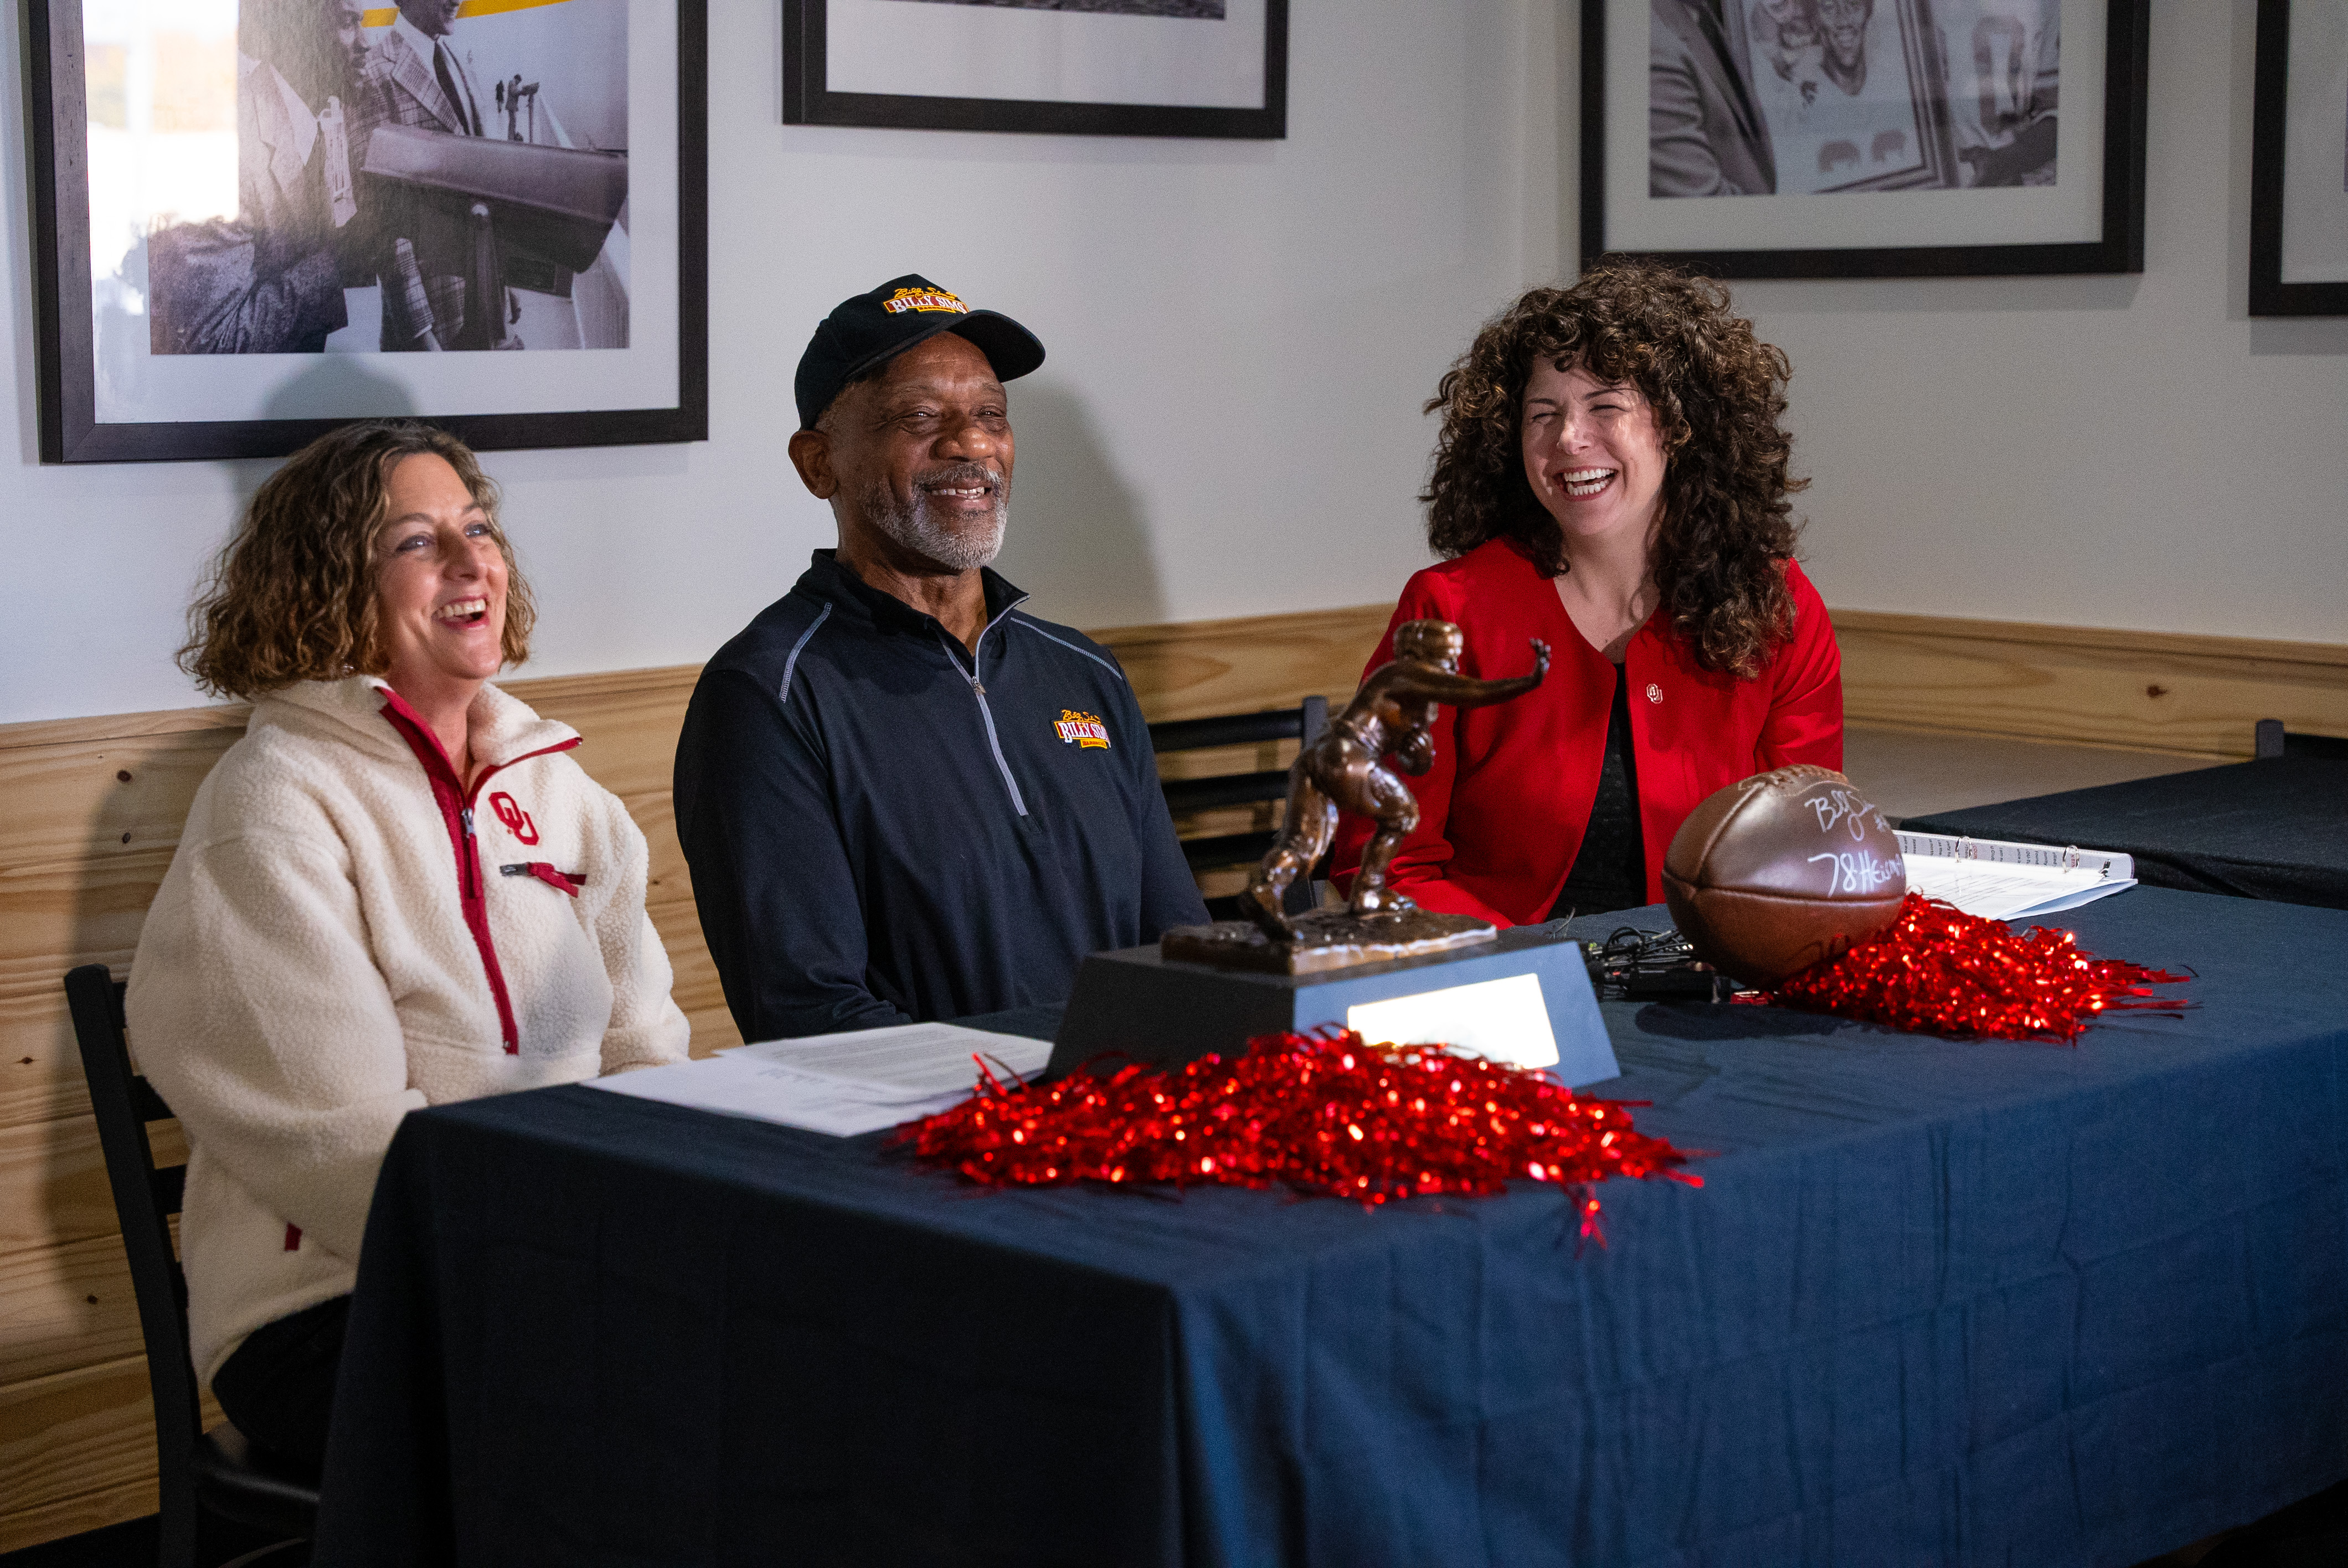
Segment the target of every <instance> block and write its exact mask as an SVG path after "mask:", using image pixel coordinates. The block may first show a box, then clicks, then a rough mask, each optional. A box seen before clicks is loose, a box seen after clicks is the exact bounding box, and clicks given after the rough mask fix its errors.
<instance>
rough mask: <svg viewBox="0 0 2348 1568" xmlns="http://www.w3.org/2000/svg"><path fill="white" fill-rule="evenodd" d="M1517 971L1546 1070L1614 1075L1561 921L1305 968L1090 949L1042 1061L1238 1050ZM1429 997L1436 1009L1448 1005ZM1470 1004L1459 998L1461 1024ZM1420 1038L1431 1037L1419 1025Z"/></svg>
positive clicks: (1584, 976) (1594, 1078)
mask: <svg viewBox="0 0 2348 1568" xmlns="http://www.w3.org/2000/svg"><path fill="white" fill-rule="evenodd" d="M1521 976H1529V977H1531V978H1532V979H1534V980H1535V981H1536V982H1537V983H1538V985H1539V987H1540V1004H1541V1007H1542V1009H1544V1010H1546V1012H1547V1014H1548V1018H1549V1027H1550V1033H1551V1034H1552V1035H1553V1036H1554V1037H1555V1039H1556V1041H1557V1050H1558V1061H1557V1064H1556V1066H1555V1067H1554V1068H1552V1069H1551V1070H1550V1071H1553V1072H1554V1073H1555V1074H1556V1076H1557V1077H1558V1078H1560V1080H1562V1081H1565V1082H1567V1083H1570V1084H1571V1085H1573V1086H1574V1087H1575V1088H1577V1089H1578V1088H1581V1086H1583V1085H1584V1084H1589V1083H1596V1082H1598V1081H1601V1080H1603V1079H1608V1078H1613V1077H1617V1076H1619V1075H1620V1073H1621V1071H1622V1069H1621V1068H1620V1067H1618V1066H1617V1065H1616V1064H1615V1061H1614V1048H1613V1047H1612V1045H1611V1044H1610V1043H1609V1042H1608V1041H1607V1039H1606V1026H1605V1024H1604V1022H1603V1021H1602V1020H1601V1019H1600V1017H1599V1013H1598V999H1597V998H1596V997H1595V996H1594V995H1592V994H1591V989H1590V975H1589V971H1588V970H1587V968H1585V967H1584V963H1583V958H1582V953H1581V945H1580V944H1579V943H1576V942H1574V941H1571V940H1570V939H1569V938H1567V937H1566V936H1565V927H1564V926H1563V925H1561V924H1560V925H1555V926H1518V927H1511V928H1510V929H1509V930H1506V931H1503V932H1501V933H1500V934H1499V936H1498V938H1496V939H1494V940H1492V941H1489V942H1483V943H1479V944H1478V945H1477V946H1475V947H1471V948H1455V949H1453V950H1451V951H1449V952H1442V953H1431V954H1428V955H1426V956H1425V957H1423V958H1395V959H1390V960H1388V961H1386V962H1384V963H1375V964H1356V965H1354V966H1352V967H1350V968H1342V969H1323V970H1321V971H1319V972H1317V973H1311V974H1302V975H1282V974H1264V973H1260V972H1251V971H1249V970H1244V969H1221V968H1210V967H1209V966H1207V965H1205V964H1191V963H1180V962H1176V961H1173V960H1170V959H1167V958H1161V957H1160V956H1159V951H1158V948H1157V947H1156V946H1155V945H1152V946H1149V947H1146V948H1122V949H1120V950H1118V951H1116V952H1111V953H1095V954H1094V955H1093V956H1092V957H1090V958H1086V960H1085V961H1084V964H1083V966H1082V967H1081V968H1078V969H1077V971H1076V990H1075V993H1074V994H1073V995H1071V996H1070V997H1069V998H1068V1007H1067V1011H1066V1014H1065V1015H1064V1016H1063V1017H1062V1019H1061V1020H1060V1029H1059V1032H1058V1033H1057V1034H1056V1036H1054V1037H1053V1042H1052V1061H1051V1066H1050V1067H1049V1068H1048V1069H1047V1071H1048V1072H1049V1073H1050V1074H1051V1075H1053V1076H1057V1075H1059V1074H1061V1073H1065V1072H1068V1071H1073V1070H1075V1069H1076V1068H1077V1067H1079V1066H1081V1065H1082V1064H1084V1063H1085V1062H1086V1061H1090V1060H1091V1059H1092V1058H1094V1057H1096V1056H1099V1055H1101V1054H1103V1053H1105V1052H1116V1053H1120V1054H1122V1055H1123V1056H1126V1057H1129V1058H1131V1059H1132V1060H1134V1061H1148V1062H1157V1063H1159V1064H1160V1065H1163V1066H1167V1067H1176V1066H1179V1065H1180V1064H1182V1063H1183V1062H1186V1061H1190V1060H1191V1059H1193V1058H1194V1057H1200V1056H1204V1055H1206V1054H1207V1053H1208V1052H1209V1051H1220V1052H1222V1053H1223V1054H1225V1055H1227V1056H1229V1055H1235V1054H1237V1053H1238V1052H1239V1051H1241V1050H1243V1049H1245V1047H1246V1045H1247V1042H1248V1040H1250V1039H1251V1038H1252V1037H1254V1036H1256V1035H1260V1034H1279V1033H1281V1032H1282V1031H1285V1030H1294V1031H1296V1032H1297V1033H1300V1034H1303V1033H1310V1032H1311V1031H1312V1030H1314V1029H1317V1028H1319V1027H1320V1026H1321V1025H1323V1024H1334V1025H1335V1026H1336V1027H1338V1028H1340V1029H1343V1028H1345V1027H1346V1014H1347V1012H1348V1011H1349V1009H1353V1008H1356V1007H1360V1006H1363V1005H1365V1004H1366V1003H1371V1002H1385V1001H1393V1000H1395V999H1399V998H1405V997H1416V996H1423V995H1426V993H1429V992H1441V991H1447V990H1449V989H1452V988H1454V987H1459V986H1481V985H1484V984H1485V983H1486V982H1489V981H1495V980H1509V979H1516V978H1518V977H1521ZM1484 994H1485V995H1488V994H1489V993H1484ZM1431 1005H1432V1006H1433V1007H1434V1008H1435V1009H1437V1015H1438V1016H1440V1014H1441V1012H1442V1010H1443V1005H1444V1004H1443V1003H1441V1002H1440V1001H1436V1002H1434V1003H1432V1004H1431ZM1469 1010H1470V1004H1469V1003H1468V1001H1467V1000H1466V999H1462V1001H1461V1003H1460V1007H1459V1016H1460V1020H1461V1022H1462V1024H1463V1025H1464V1024H1465V1023H1466V1022H1467V1020H1468V1013H1469ZM1422 1033H1424V1031H1422ZM1371 1038H1372V1040H1374V1041H1375V1040H1376V1038H1377V1037H1376V1035H1375V1033H1373V1034H1372V1036H1371ZM1423 1042H1424V1043H1437V1036H1436V1035H1434V1034H1424V1039H1423ZM1442 1043H1464V1042H1453V1041H1442Z"/></svg>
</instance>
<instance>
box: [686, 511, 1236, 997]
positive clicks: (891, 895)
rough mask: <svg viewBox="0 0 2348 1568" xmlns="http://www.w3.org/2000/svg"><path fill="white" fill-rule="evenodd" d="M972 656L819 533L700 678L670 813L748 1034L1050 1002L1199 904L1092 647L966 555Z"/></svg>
mask: <svg viewBox="0 0 2348 1568" xmlns="http://www.w3.org/2000/svg"><path fill="white" fill-rule="evenodd" d="M981 577H982V580H983V583H984V585H985V590H986V610H987V622H986V630H984V631H983V633H981V634H980V637H979V640H978V651H977V654H976V656H975V657H974V658H973V655H972V653H971V651H970V650H969V649H967V648H965V647H964V646H963V644H962V643H961V642H959V641H956V640H955V639H954V638H953V635H952V634H951V633H950V632H948V631H947V630H946V629H945V628H944V626H942V624H940V623H939V621H938V620H936V619H935V618H934V617H932V616H929V615H925V614H923V613H922V612H921V611H920V610H915V609H913V608H912V607H911V606H910V605H908V604H906V603H904V602H903V601H901V600H897V599H894V598H891V596H890V595H888V594H885V593H882V592H880V591H879V590H878V589H873V588H870V587H869V586H867V585H866V583H865V582H864V581H863V579H860V578H859V577H858V576H857V575H856V574H855V573H854V572H852V571H850V570H849V569H847V568H845V567H843V566H841V565H839V562H838V561H837V560H835V559H833V552H832V551H830V550H818V551H816V552H815V559H814V561H813V563H812V564H811V565H810V566H809V567H808V570H807V574H806V575H805V576H803V577H801V578H800V579H799V580H798V584H797V586H795V587H794V588H793V589H791V591H790V592H789V593H788V594H786V595H784V596H783V598H781V599H780V600H777V601H776V602H775V603H774V604H772V605H769V606H768V607H767V609H766V610H763V611H762V612H760V614H759V616H758V618H757V620H753V621H752V622H751V623H750V624H749V626H748V627H747V628H746V629H744V630H743V631H742V633H741V635H739V636H737V637H736V638H735V639H734V640H733V641H731V642H728V643H727V644H726V646H725V647H724V648H722V649H720V650H718V652H717V656H716V658H714V659H712V660H711V661H709V663H708V665H707V666H706V667H705V669H704V670H703V671H702V672H701V680H700V682H699V684H698V685H696V686H695V688H694V693H693V702H692V705H691V707H690V708H689V709H688V710H687V711H686V713H685V732H684V733H683V735H682V736H681V737H680V738H679V740H678V742H677V750H676V831H677V837H678V839H679V840H680V841H681V842H682V843H683V845H684V846H685V859H686V861H687V862H688V863H689V864H690V865H691V866H692V868H693V892H694V898H695V903H697V904H698V905H699V906H700V910H701V929H702V933H703V935H704V936H705V938H707V940H708V943H709V953H710V957H711V958H714V959H716V964H717V973H718V977H719V979H721V980H723V981H724V982H725V987H726V1006H727V1007H728V1008H730V1009H732V1010H733V1013H734V1021H735V1023H736V1026H737V1027H738V1028H739V1029H740V1030H741V1031H742V1038H743V1039H745V1040H777V1039H785V1038H788V1037H792V1036H797V1035H808V1034H823V1033H828V1032H831V1031H835V1030H849V1029H871V1028H877V1027H880V1026H881V1025H885V1024H892V1023H905V1022H910V1021H914V1020H930V1019H942V1018H959V1017H964V1016H967V1015H969V1014H972V1013H981V1012H994V1011H997V1010H999V1009H1005V1008H1015V1007H1027V1006H1031V1005H1034V1004H1036V1003H1041V1002H1056V1001H1060V1000H1063V999H1066V996H1067V994H1068V990H1069V988H1070V987H1071V986H1072V985H1073V984H1074V983H1075V980H1076V964H1077V962H1078V960H1080V959H1081V958H1084V956H1085V955H1086V954H1087V953H1093V952H1097V951H1100V950H1102V949H1103V948H1129V947H1134V946H1137V945H1138V944H1140V943H1143V942H1148V941H1153V940H1155V939H1156V938H1157V937H1158V935H1159V932H1160V931H1162V930H1164V929H1165V928H1166V927H1169V926H1179V925H1184V924H1189V923H1195V922H1198V921H1202V920H1204V919H1205V918H1206V917H1207V913H1206V907H1205V905H1204V904H1203V903H1202V902H1201V901H1200V897H1199V889H1198V886H1197V884H1196V883H1195V882H1193V881H1192V880H1191V877H1190V872H1189V867H1188V866H1186V865H1185V864H1184V862H1183V859H1182V851H1181V848H1180V846H1179V845H1178V844H1177V843H1176V842H1175V838H1174V824H1173V820H1172V818H1170V817H1169V815H1167V811H1166V797H1165V796H1164V794H1162V793H1160V791H1159V785H1158V764H1157V759H1156V756H1155V755H1154V753H1152V752H1151V750H1150V746H1149V732H1148V728H1147V727H1146V725H1145V724H1144V723H1143V721H1142V717H1141V708H1140V704H1139V703H1138V702H1136V701H1135V700H1134V695H1133V689H1132V688H1131V686H1129V685H1128V683H1127V682H1126V679H1125V673H1124V671H1121V670H1120V669H1118V668H1117V661H1116V660H1115V659H1113V658H1111V657H1110V655H1109V653H1108V651H1107V650H1106V649H1104V648H1102V647H1100V646H1099V645H1098V644H1097V643H1095V642H1093V641H1091V640H1090V639H1088V638H1086V636H1084V634H1083V633H1081V632H1077V631H1073V630H1069V629H1068V628H1066V627H1065V626H1056V625H1054V624H1053V623H1052V622H1050V621H1046V620H1036V619H1035V618H1034V617H1032V616H1030V615H1028V614H1027V613H1026V612H1025V610H1021V609H1020V608H1019V605H1020V604H1021V602H1022V601H1023V600H1024V599H1025V595H1024V594H1022V593H1020V592H1019V590H1018V589H1014V588H1013V587H1012V586H1011V585H1010V584H1009V583H1006V582H1004V580H1003V579H1002V578H1000V577H998V576H996V575H995V574H994V572H993V571H992V570H982V573H981Z"/></svg>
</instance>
